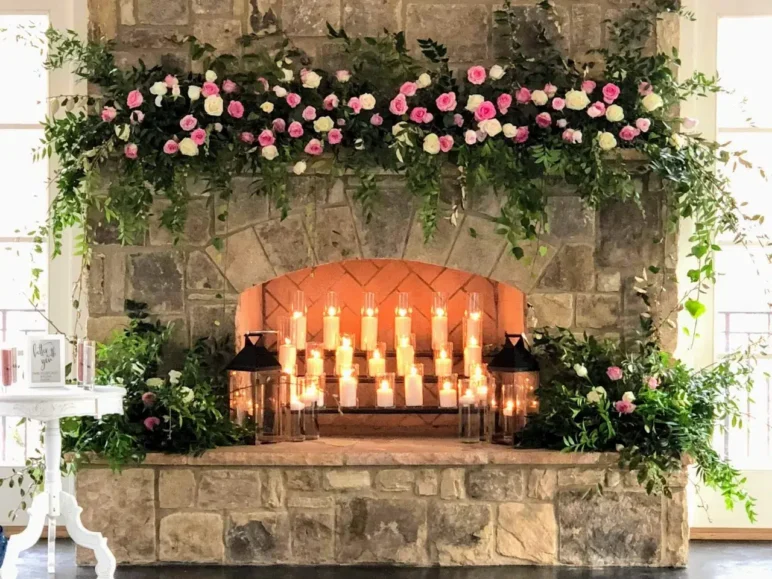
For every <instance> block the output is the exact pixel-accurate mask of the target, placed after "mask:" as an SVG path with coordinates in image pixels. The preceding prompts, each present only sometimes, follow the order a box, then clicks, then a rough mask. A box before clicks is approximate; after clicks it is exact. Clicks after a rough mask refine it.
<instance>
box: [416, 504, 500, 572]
mask: <svg viewBox="0 0 772 579" xmlns="http://www.w3.org/2000/svg"><path fill="white" fill-rule="evenodd" d="M428 520H429V549H430V555H431V557H432V561H435V562H439V564H440V565H485V564H488V563H490V562H491V559H492V554H493V548H494V528H495V521H494V518H493V509H492V507H491V506H490V505H487V504H484V503H458V502H453V503H446V502H441V501H433V502H432V503H431V504H430V505H429V517H428Z"/></svg>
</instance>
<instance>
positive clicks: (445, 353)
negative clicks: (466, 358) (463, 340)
mask: <svg viewBox="0 0 772 579" xmlns="http://www.w3.org/2000/svg"><path fill="white" fill-rule="evenodd" d="M447 357H448V353H447V352H446V351H445V350H440V358H442V359H443V360H444V359H445V358H447Z"/></svg>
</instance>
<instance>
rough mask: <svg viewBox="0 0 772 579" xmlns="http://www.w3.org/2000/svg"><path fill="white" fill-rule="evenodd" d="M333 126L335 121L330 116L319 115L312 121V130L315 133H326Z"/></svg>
mask: <svg viewBox="0 0 772 579" xmlns="http://www.w3.org/2000/svg"><path fill="white" fill-rule="evenodd" d="M334 126H335V122H334V121H333V120H332V119H331V118H330V117H319V118H318V119H316V120H315V121H314V130H315V131H316V132H317V133H326V132H328V131H329V130H331V129H332V128H333V127H334Z"/></svg>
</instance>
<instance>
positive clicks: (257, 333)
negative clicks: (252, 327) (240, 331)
mask: <svg viewBox="0 0 772 579" xmlns="http://www.w3.org/2000/svg"><path fill="white" fill-rule="evenodd" d="M278 333H279V332H277V331H276V330H259V331H252V332H246V333H245V334H244V341H245V342H249V341H250V339H249V338H255V337H256V338H257V340H256V341H255V342H254V345H255V346H257V345H258V344H259V343H260V342H262V341H263V337H264V336H265V334H278Z"/></svg>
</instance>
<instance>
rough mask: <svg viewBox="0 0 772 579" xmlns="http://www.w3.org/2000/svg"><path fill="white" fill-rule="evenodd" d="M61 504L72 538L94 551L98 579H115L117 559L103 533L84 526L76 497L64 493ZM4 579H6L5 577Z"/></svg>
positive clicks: (64, 519) (63, 516)
mask: <svg viewBox="0 0 772 579" xmlns="http://www.w3.org/2000/svg"><path fill="white" fill-rule="evenodd" d="M60 502H61V506H62V516H61V518H62V522H63V523H64V526H65V527H66V528H67V532H68V533H69V535H70V538H71V539H72V540H73V541H74V542H75V544H76V545H80V546H81V547H86V548H87V549H91V550H93V551H94V556H95V557H96V560H97V564H96V567H95V570H96V574H97V579H114V576H115V567H116V562H115V557H114V556H113V554H112V552H111V551H110V549H109V548H108V547H107V539H105V538H104V537H103V536H102V533H96V532H94V531H89V530H87V529H86V527H84V526H83V522H82V521H81V520H80V513H81V512H82V511H83V509H82V508H80V507H79V506H78V503H77V501H76V500H75V497H74V496H72V495H71V494H69V493H65V492H62V493H61V496H60ZM2 579H5V576H3V577H2ZM13 579H15V578H13Z"/></svg>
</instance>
